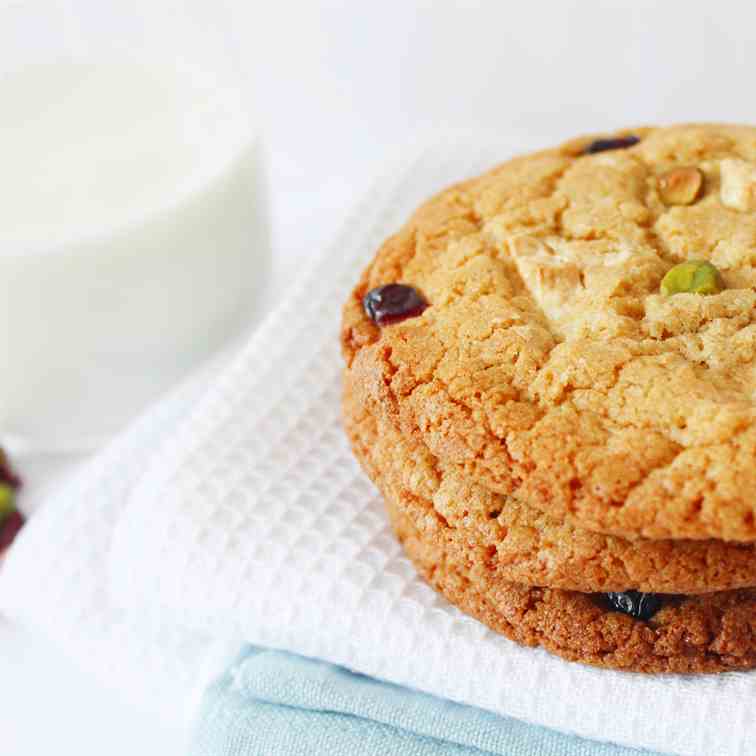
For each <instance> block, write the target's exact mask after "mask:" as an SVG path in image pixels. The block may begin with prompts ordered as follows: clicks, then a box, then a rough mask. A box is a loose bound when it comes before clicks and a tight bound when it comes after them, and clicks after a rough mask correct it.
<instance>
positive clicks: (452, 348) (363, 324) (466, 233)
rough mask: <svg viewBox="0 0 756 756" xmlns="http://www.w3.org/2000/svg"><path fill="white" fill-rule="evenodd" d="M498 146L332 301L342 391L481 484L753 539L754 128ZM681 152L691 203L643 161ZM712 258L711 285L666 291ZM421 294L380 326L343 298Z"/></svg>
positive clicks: (668, 532)
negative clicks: (674, 276) (614, 145)
mask: <svg viewBox="0 0 756 756" xmlns="http://www.w3.org/2000/svg"><path fill="white" fill-rule="evenodd" d="M625 133H632V134H635V135H637V136H638V137H640V140H639V142H638V143H637V144H636V145H634V146H630V147H629V148H627V149H619V150H609V151H604V152H600V153H597V154H590V155H587V154H584V149H585V147H586V146H587V145H588V144H589V143H590V141H591V138H585V139H578V140H573V141H572V142H569V143H567V144H565V145H562V146H561V147H558V148H556V149H553V150H546V151H543V152H540V153H536V154H533V155H528V156H525V157H521V158H517V159H515V160H512V161H510V162H508V163H505V164H503V165H501V166H498V167H496V168H494V169H493V170H492V171H490V172H489V173H487V174H485V175H483V176H481V177H479V178H476V179H472V180H469V181H466V182H463V183H461V184H458V185H456V186H454V187H451V188H449V189H447V190H446V191H444V192H442V193H441V194H439V195H437V196H436V197H434V198H433V199H431V200H430V201H429V202H428V203H426V204H425V205H424V206H423V207H421V208H420V209H419V210H418V211H417V213H416V214H415V215H414V216H413V217H412V218H411V219H410V221H409V222H408V223H407V225H406V226H405V227H404V228H403V229H402V230H400V231H399V232H398V233H397V234H396V235H395V236H393V237H391V238H390V239H388V240H387V241H386V242H385V243H384V245H383V246H382V247H381V249H380V250H379V251H378V253H377V255H376V257H375V259H374V260H373V262H372V263H371V265H370V266H369V267H368V269H367V270H366V271H365V273H364V275H363V277H362V279H361V281H360V282H359V283H358V285H357V286H356V287H355V290H354V292H353V294H352V296H351V298H350V300H349V301H348V302H347V304H346V306H345V308H344V315H343V323H342V347H343V352H344V355H345V358H346V361H347V365H348V367H347V371H348V374H349V376H350V380H352V382H353V383H354V385H355V386H356V390H357V391H358V392H359V393H360V401H363V402H365V403H366V404H369V405H370V406H371V408H372V410H373V411H374V412H376V413H377V414H378V415H380V416H381V417H382V418H384V419H387V420H389V421H390V422H391V423H392V424H393V425H394V427H396V428H397V429H398V430H399V431H400V432H401V433H402V435H403V436H405V437H410V436H415V437H417V438H418V439H419V440H420V441H421V442H422V443H423V444H424V445H425V446H426V447H427V448H428V449H429V450H430V452H431V453H432V454H433V455H434V456H435V457H437V458H438V459H440V460H442V461H443V462H444V463H447V464H451V465H454V466H456V467H457V469H458V470H459V471H460V472H461V473H462V474H464V476H465V477H466V478H467V479H470V480H473V481H475V482H477V483H480V484H481V485H483V486H485V487H486V488H488V489H490V490H491V491H494V492H496V493H499V494H504V495H507V496H510V497H513V498H514V499H519V500H520V501H522V502H527V504H528V506H535V507H538V508H540V509H541V510H543V511H544V512H547V513H549V514H550V515H552V516H554V517H555V518H557V519H559V520H565V519H566V520H568V521H570V522H572V523H574V524H576V525H579V526H580V527H583V528H588V529H590V530H594V531H597V532H603V533H612V534H617V535H620V536H627V537H644V538H651V539H665V538H673V539H678V538H686V539H707V538H720V539H726V540H734V541H756V517H755V515H756V464H754V462H756V404H755V403H754V396H756V363H755V362H754V355H755V353H756V266H754V262H756V209H752V208H754V207H756V204H754V202H753V200H752V197H754V196H756V128H751V127H745V126H724V125H689V126H678V127H671V128H659V129H633V130H632V131H631V132H625ZM680 167H685V168H691V167H692V168H695V169H696V171H698V172H700V175H701V176H702V185H701V187H700V189H697V191H696V193H695V194H693V193H688V195H686V196H685V197H684V199H685V201H686V202H689V204H682V205H680V204H678V205H672V204H665V202H664V200H663V197H664V196H665V195H664V191H663V189H664V182H663V181H661V182H660V179H661V177H664V176H667V175H669V172H670V171H671V170H674V169H677V168H680ZM686 259H699V260H709V261H711V262H712V263H713V264H715V265H716V266H717V267H718V268H719V270H720V272H721V275H722V279H723V281H724V285H725V288H724V290H723V291H722V292H720V293H717V294H713V295H710V296H702V295H698V294H685V293H682V294H675V295H674V296H663V295H661V294H660V293H659V284H660V281H661V279H662V278H663V277H664V275H665V273H666V272H667V271H668V270H669V269H670V268H671V267H673V266H674V265H676V264H677V263H679V262H681V261H683V260H686ZM396 282H400V283H405V284H409V285H411V286H413V287H415V288H416V289H417V290H418V291H419V292H420V293H421V295H422V296H423V297H424V298H425V300H426V301H427V302H428V303H429V306H428V307H427V309H425V311H424V312H423V313H422V314H421V315H419V316H418V317H416V318H412V319H409V320H405V321H403V322H400V323H396V324H394V325H390V326H387V327H384V328H381V329H379V328H378V327H377V326H376V325H375V324H374V323H373V322H372V321H371V320H370V319H369V318H368V317H367V315H366V314H365V312H364V310H363V308H362V303H361V301H362V298H363V297H364V295H365V294H366V292H367V291H368V290H370V289H372V288H374V287H376V286H380V285H383V284H387V283H396Z"/></svg>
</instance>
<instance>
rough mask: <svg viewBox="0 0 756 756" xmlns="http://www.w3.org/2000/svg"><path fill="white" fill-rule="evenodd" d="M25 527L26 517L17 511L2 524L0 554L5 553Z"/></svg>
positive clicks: (0, 526) (0, 529)
mask: <svg viewBox="0 0 756 756" xmlns="http://www.w3.org/2000/svg"><path fill="white" fill-rule="evenodd" d="M23 526H24V516H23V515H22V514H21V512H19V511H18V510H16V511H15V512H11V513H10V514H9V515H8V516H7V517H6V518H5V519H4V520H3V521H2V522H0V554H2V553H3V551H5V549H7V548H8V547H9V546H10V545H11V544H12V543H13V541H14V539H15V538H16V536H17V535H18V531H19V530H21V528H22V527H23Z"/></svg>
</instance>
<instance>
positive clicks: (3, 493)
mask: <svg viewBox="0 0 756 756" xmlns="http://www.w3.org/2000/svg"><path fill="white" fill-rule="evenodd" d="M15 511H16V496H15V493H14V492H13V489H12V488H11V487H10V486H9V485H7V484H6V483H0V523H2V522H3V520H5V518H6V517H8V516H9V515H12V514H13V513H14V512H15Z"/></svg>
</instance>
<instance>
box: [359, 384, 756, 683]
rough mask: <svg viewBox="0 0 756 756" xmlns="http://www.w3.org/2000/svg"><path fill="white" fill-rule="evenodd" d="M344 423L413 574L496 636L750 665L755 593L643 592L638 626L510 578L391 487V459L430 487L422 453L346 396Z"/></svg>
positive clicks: (594, 658) (586, 656) (570, 650)
mask: <svg viewBox="0 0 756 756" xmlns="http://www.w3.org/2000/svg"><path fill="white" fill-rule="evenodd" d="M345 420H346V423H345V425H346V428H347V431H348V434H349V436H350V439H351V441H352V444H353V448H354V450H355V453H356V455H357V457H358V458H359V459H360V461H361V462H362V463H363V465H364V467H365V469H366V470H367V471H368V473H369V474H370V476H371V477H372V478H374V479H375V480H376V481H377V482H378V483H379V485H380V488H381V489H382V491H383V494H384V501H385V503H386V509H387V512H388V514H389V519H390V521H391V524H392V527H393V528H394V531H395V533H396V535H397V537H398V538H399V540H400V541H401V542H402V545H403V547H404V550H405V552H406V553H407V555H408V556H409V558H410V559H411V560H412V562H413V563H414V564H415V566H416V567H417V569H418V571H419V572H420V574H421V575H422V576H423V577H424V578H425V580H426V581H427V582H428V583H430V584H431V585H432V586H433V587H434V588H435V589H436V590H438V591H439V593H441V594H442V595H443V596H444V597H445V598H447V599H448V600H449V601H450V602H451V603H452V604H454V605H456V606H457V607H458V608H460V609H461V610H462V611H464V612H466V613H468V614H470V615H471V616H473V617H475V618H477V619H478V620H480V621H481V622H483V623H484V624H486V625H488V626H489V627H490V628H491V629H493V630H495V631H496V632H499V633H502V634H503V635H506V636H507V637H508V638H510V639H512V640H514V641H516V642H518V643H521V644H524V645H527V646H542V647H544V648H546V649H548V650H549V651H551V652H553V653H556V654H558V655H559V656H562V657H564V658H566V659H569V660H570V661H578V662H583V663H586V664H592V665H596V666H602V667H611V668H615V669H621V670H626V671H636V672H648V673H659V672H676V673H704V672H721V671H726V670H737V669H749V668H752V667H754V666H756V590H752V589H751V590H749V589H741V590H730V591H720V592H714V593H707V594H703V595H697V596H683V595H659V594H646V595H647V596H650V597H653V599H654V600H655V602H656V603H657V604H658V607H659V608H658V610H657V611H655V612H653V613H652V616H651V617H650V618H649V619H648V620H647V621H642V620H640V619H635V618H633V617H631V616H628V615H627V614H623V613H620V612H618V611H616V609H614V608H613V607H612V605H611V603H610V600H609V597H608V596H607V595H606V593H586V592H577V591H568V590H562V589H558V588H549V587H543V586H542V587H534V586H532V585H526V584H523V583H518V582H513V581H511V580H507V579H506V578H505V577H504V576H505V575H506V574H507V571H506V569H500V568H499V566H498V565H497V561H496V555H495V551H494V552H492V551H491V549H490V546H482V545H479V544H478V543H476V541H475V538H476V537H478V538H479V537H480V536H479V534H477V533H474V532H473V529H468V530H463V529H462V528H454V529H453V528H450V526H449V525H448V524H447V522H446V521H445V520H444V518H443V517H439V516H438V514H437V513H434V512H433V511H432V504H429V502H427V501H424V500H423V499H422V497H419V496H417V495H416V494H414V493H411V492H410V491H409V490H408V489H407V488H406V487H402V486H401V485H400V486H395V485H394V484H393V482H392V481H393V475H392V473H394V472H395V466H396V462H397V461H399V464H400V465H401V467H402V469H403V470H404V475H403V476H401V477H402V478H403V479H404V480H405V481H407V480H408V481H412V483H411V486H412V487H413V488H418V487H422V486H423V484H424V483H425V482H427V481H426V476H427V475H428V470H427V469H426V467H425V463H424V462H423V461H422V460H421V457H422V455H421V454H418V453H414V454H413V453H411V452H410V451H409V450H408V449H407V448H406V445H405V446H404V447H403V448H402V447H401V446H396V445H395V444H396V441H397V438H396V433H395V432H394V434H393V435H392V434H390V433H389V434H386V435H384V433H385V432H386V430H387V429H386V428H385V427H379V424H378V423H377V422H375V420H374V419H373V418H372V417H371V416H370V414H369V413H368V412H365V411H364V408H360V407H359V406H357V405H355V403H354V402H353V401H352V400H351V399H350V397H349V395H348V394H347V395H346V396H345ZM392 446H393V448H394V452H395V453H393V454H392V451H391V449H392ZM426 455H427V451H426ZM427 456H430V455H427ZM392 459H393V460H394V461H392ZM386 471H389V474H388V475H387V474H386ZM429 507H430V511H429ZM452 530H453V531H455V532H451V531H452ZM609 539H611V537H609ZM651 543H652V544H653V545H657V546H658V545H660V544H661V542H656V543H655V542H651ZM674 545H679V544H674ZM704 545H705V544H704V543H694V544H693V546H704ZM628 547H629V545H628ZM736 548H737V547H736ZM655 608H656V607H653V609H655Z"/></svg>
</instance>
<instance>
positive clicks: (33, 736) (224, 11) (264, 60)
mask: <svg viewBox="0 0 756 756" xmlns="http://www.w3.org/2000/svg"><path fill="white" fill-rule="evenodd" d="M158 5H160V6H161V8H162V7H163V6H162V4H158ZM26 6H28V4H27V3H24V2H21V3H18V2H15V3H14V2H11V3H7V2H5V3H3V2H0V9H2V12H8V9H9V8H10V9H11V12H15V11H18V9H19V8H22V9H24V8H26ZM53 6H54V7H55V9H56V10H57V11H61V9H62V10H63V11H66V12H67V13H70V12H71V9H73V11H74V14H75V15H76V16H78V17H79V19H80V20H83V22H82V23H83V26H82V28H84V29H85V30H86V34H87V35H90V36H91V35H92V33H93V31H92V30H98V29H100V30H101V37H102V39H103V40H106V41H107V40H108V39H109V36H108V35H111V34H118V33H119V32H118V31H117V30H119V29H122V28H125V27H126V26H128V22H129V20H130V19H129V16H130V14H138V13H141V12H142V11H140V10H139V6H138V5H137V6H134V5H133V4H128V6H126V5H124V6H123V8H121V9H120V10H117V9H116V6H117V4H115V3H101V2H94V0H92V1H91V2H73V3H72V2H68V3H54V2H49V3H45V4H44V5H43V4H41V3H38V4H37V8H39V9H40V11H39V12H40V14H41V15H40V17H39V21H40V23H39V24H36V23H28V24H26V25H25V26H24V31H23V34H20V35H19V34H16V35H15V37H14V44H15V46H16V49H17V51H18V50H21V51H23V54H28V50H29V49H32V48H34V46H35V45H36V46H37V47H39V46H42V47H44V46H45V45H49V44H50V40H53V41H55V40H56V39H57V36H58V35H63V34H64V31H65V30H63V29H61V28H59V27H57V26H56V24H54V23H52V22H50V19H51V18H52V17H53V16H54V14H53V13H48V12H47V11H48V10H50V9H52V8H53ZM154 7H155V3H153V4H151V6H150V8H151V10H150V11H149V13H153V12H155V11H154ZM165 8H167V9H168V10H167V11H166V12H165V13H164V14H162V15H161V19H160V22H159V23H158V22H157V21H156V22H155V24H154V25H153V28H152V32H153V36H154V39H157V40H164V41H165V51H166V54H170V53H171V51H172V50H173V49H174V48H176V49H178V48H179V47H180V48H181V50H180V52H181V54H184V55H190V56H191V54H192V51H191V44H187V42H186V40H188V39H189V36H187V37H184V36H183V32H182V34H174V33H173V31H172V29H173V27H171V26H170V24H171V19H173V22H175V29H182V30H183V29H184V28H185V27H186V26H187V24H189V25H192V24H191V22H192V20H193V19H198V23H197V26H198V27H199V28H201V29H202V30H203V34H202V35H201V37H200V42H199V43H198V47H197V55H198V57H199V58H200V59H202V58H203V57H207V58H208V59H211V58H213V57H215V58H218V57H219V56H221V57H224V64H229V63H230V66H231V68H232V69H233V70H234V71H235V72H236V74H238V75H239V77H240V79H241V81H242V85H243V87H244V88H245V90H246V92H247V93H248V96H249V98H250V99H251V101H252V102H253V103H254V106H255V109H256V111H257V119H258V123H259V124H260V128H261V131H262V134H263V137H264V140H265V143H266V145H267V154H268V160H269V175H270V187H271V197H272V216H273V220H274V254H275V269H274V275H273V278H272V281H271V285H270V288H269V292H268V296H269V301H271V302H274V301H275V299H276V296H277V295H278V294H280V293H281V292H283V290H284V288H285V286H286V282H287V281H288V280H290V278H291V276H292V275H294V274H295V273H296V270H297V269H298V267H299V266H300V264H301V263H302V261H303V260H305V259H306V258H307V257H308V256H309V255H311V254H313V253H314V252H315V251H316V250H318V249H319V248H321V247H322V245H323V244H324V243H326V242H327V241H328V239H329V238H330V237H331V236H332V234H333V233H334V232H335V230H336V228H337V227H338V225H339V222H340V220H341V218H342V217H343V216H344V215H345V214H346V211H347V210H348V208H349V206H350V205H351V204H352V202H353V201H354V200H356V199H357V198H358V196H359V195H360V194H361V193H362V192H363V191H364V190H365V189H366V187H367V186H368V185H369V183H370V181H371V180H372V178H373V177H374V176H376V175H377V174H379V173H380V172H381V170H382V166H383V165H384V163H385V161H386V158H387V156H388V155H390V154H392V153H394V152H395V151H396V149H397V147H399V146H400V145H404V144H406V143H408V142H410V141H413V140H418V139H420V140H422V136H423V134H427V133H429V132H432V131H434V130H436V129H439V128H455V127H459V128H469V127H472V128H476V129H486V130H495V131H498V130H502V131H506V132H507V133H513V134H515V135H516V134H525V135H527V136H528V138H529V139H530V140H532V141H535V142H539V141H543V142H544V143H547V142H548V141H549V139H560V138H563V137H564V138H566V137H569V136H571V135H573V134H575V133H579V132H585V131H589V132H604V131H608V130H611V129H612V128H613V127H616V126H621V125H632V124H641V123H668V122H674V121H685V120H735V121H746V122H747V121H751V122H754V121H756V108H755V107H754V95H753V83H752V80H751V79H752V77H753V76H754V74H755V73H756V46H754V44H753V42H754V37H755V36H756V33H755V32H754V22H755V21H756V12H755V11H753V10H752V9H751V5H750V4H749V3H745V2H717V3H696V2H677V1H670V0H668V1H667V2H656V3H653V2H646V1H641V0H635V2H629V1H628V2H619V1H615V2H575V1H574V0H573V1H572V2H545V1H544V0H529V1H528V2H517V3H506V2H494V1H493V0H492V1H491V2H487V3H476V2H444V1H443V0H436V1H435V2H410V1H409V0H404V1H403V2H398V1H396V0H390V1H386V0H382V1H381V2H363V1H359V2H347V1H346V0H344V1H343V2H322V1H310V2H305V1H304V0H303V1H302V2H293V1H292V0H274V1H273V2H265V3H241V2H240V3H239V4H238V5H231V4H227V3H219V2H213V3H210V2H188V3H182V4H180V7H179V9H178V10H176V8H177V6H173V7H172V8H171V7H169V6H165ZM1 20H2V16H0V21H1ZM46 21H47V23H46ZM176 37H178V38H179V41H178V42H177V40H176ZM205 37H206V38H207V39H205ZM208 40H212V41H213V42H212V44H215V45H216V46H217V47H216V48H215V49H214V50H213V49H212V44H211V43H210V42H208ZM4 49H5V50H6V51H7V50H8V49H9V47H8V45H5V47H4ZM219 50H220V51H221V52H220V53H219V52H218V51H219ZM3 54H4V53H3V52H2V51H0V66H1V65H3V58H2V55H3ZM0 117H2V103H0ZM502 157H505V156H502ZM0 199H1V198H0ZM0 210H1V208H0ZM1 217H2V216H1V212H0V222H2V220H1ZM0 367H1V366H0ZM42 467H44V465H43V466H42ZM40 469H41V468H40ZM28 475H29V471H27V477H28ZM0 752H2V753H3V754H9V756H31V755H32V754H33V755H34V756H39V755H42V754H51V753H57V754H64V755H67V754H77V756H89V755H90V754H91V755H93V756H94V754H97V756H101V754H108V756H120V755H121V754H124V755H125V754H129V755H132V754H140V756H141V755H145V756H151V755H152V754H156V755H160V756H172V754H180V753H183V745H182V734H181V733H179V732H175V731H172V730H171V729H170V728H168V727H166V726H165V725H163V724H161V723H159V722H154V721H151V720H149V719H148V718H147V717H145V716H143V715H141V714H139V713H138V712H136V711H134V710H132V709H130V708H128V707H126V706H125V705H124V704H123V702H120V701H119V700H118V697H117V696H116V695H114V694H112V693H106V692H104V691H101V690H99V689H98V688H96V687H95V686H94V685H93V684H91V683H90V682H89V681H88V680H87V678H86V677H84V676H83V675H82V674H81V673H80V672H79V671H78V670H77V669H76V667H75V665H74V664H73V663H72V662H71V661H70V660H66V659H61V658H60V656H59V654H58V653H57V652H56V651H54V650H53V649H51V648H48V647H47V646H46V645H44V644H43V643H42V642H40V641H38V640H35V639H34V638H33V636H32V635H31V634H30V633H28V631H21V630H19V629H15V628H11V627H9V626H7V625H2V621H1V620H0Z"/></svg>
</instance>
